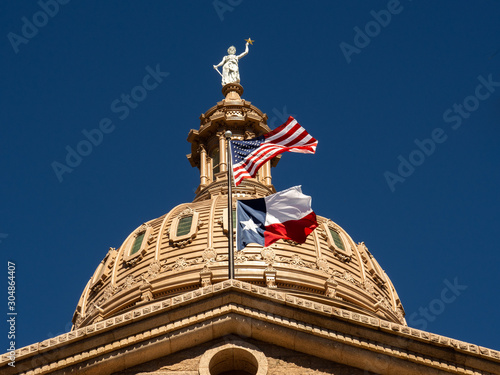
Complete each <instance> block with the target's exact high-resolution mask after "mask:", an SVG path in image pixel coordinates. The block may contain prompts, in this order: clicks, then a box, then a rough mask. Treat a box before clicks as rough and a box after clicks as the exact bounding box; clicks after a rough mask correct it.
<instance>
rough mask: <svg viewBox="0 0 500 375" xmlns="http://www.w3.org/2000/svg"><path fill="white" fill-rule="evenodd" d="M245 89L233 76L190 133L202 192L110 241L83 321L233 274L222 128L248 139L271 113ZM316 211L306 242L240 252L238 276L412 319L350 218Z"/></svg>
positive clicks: (76, 320)
mask: <svg viewBox="0 0 500 375" xmlns="http://www.w3.org/2000/svg"><path fill="white" fill-rule="evenodd" d="M242 93H243V88H242V87H241V86H240V85H238V84H231V85H226V86H225V87H224V88H223V94H224V95H225V99H224V100H223V101H221V102H219V103H217V105H216V106H215V107H212V108H211V109H209V110H208V111H207V112H206V113H205V114H202V115H201V117H200V121H201V122H200V128H199V129H198V130H191V131H190V133H189V136H188V141H189V142H190V143H191V144H192V148H191V151H192V152H191V154H190V155H188V159H189V161H190V163H191V165H192V166H193V167H197V168H199V169H200V186H199V187H198V190H197V192H196V193H197V195H196V197H195V199H194V200H193V202H191V203H183V204H180V205H178V206H177V207H174V208H173V209H172V210H170V211H169V212H168V213H166V214H165V215H163V216H161V217H159V218H157V219H154V220H150V221H148V222H146V223H144V224H142V225H140V226H139V227H138V228H136V229H135V230H134V231H133V232H132V233H130V235H129V236H128V237H127V238H126V239H125V240H124V242H123V244H122V245H121V246H120V247H119V248H118V249H115V248H110V249H109V251H108V253H107V254H106V256H105V257H104V259H103V260H102V262H101V263H100V264H99V266H98V267H97V269H96V270H95V272H94V274H93V276H92V277H91V279H90V280H89V282H88V283H87V285H86V287H85V289H84V291H83V293H82V296H81V297H80V300H79V302H78V305H77V308H76V311H75V314H74V316H73V324H74V328H75V329H77V328H81V327H84V326H88V325H91V324H93V323H95V322H97V321H100V320H104V319H107V318H110V317H113V316H117V315H119V314H122V313H124V312H126V311H128V310H132V309H134V308H135V307H136V306H147V305H148V304H151V306H153V305H154V303H156V302H158V301H161V300H167V299H170V298H172V297H175V296H177V295H179V298H181V297H180V296H181V295H182V294H183V293H185V292H187V291H195V290H199V289H201V288H204V287H206V286H210V285H212V284H215V283H218V282H220V281H223V280H227V279H228V237H229V235H228V219H227V218H228V210H227V207H228V196H227V193H228V187H227V177H226V176H227V164H226V157H225V152H224V150H225V147H226V146H225V139H224V136H223V133H224V131H225V130H228V129H229V130H231V131H232V132H233V134H234V137H235V138H240V139H245V138H250V137H254V136H256V135H261V134H263V133H265V132H267V131H269V127H268V126H267V124H266V120H267V116H266V115H265V114H263V113H262V112H261V111H260V110H258V108H256V107H255V106H253V105H251V103H250V102H248V101H245V100H244V99H241V97H240V95H241V94H242ZM221 150H222V151H221ZM277 161H278V158H275V159H274V160H273V161H271V162H270V163H269V162H268V163H267V165H265V166H264V167H262V169H261V172H259V174H258V175H257V176H256V178H254V179H247V180H244V181H243V183H242V184H240V185H239V186H238V187H236V188H233V197H232V198H233V201H235V200H236V199H248V198H257V197H263V196H267V195H269V194H272V193H274V192H275V189H274V187H273V185H272V184H271V166H275V165H276V164H277ZM316 213H317V215H318V216H317V220H318V224H319V226H318V228H316V229H315V230H314V231H313V233H312V234H311V235H309V236H308V238H307V241H306V242H305V243H304V244H297V243H294V242H292V241H284V240H279V241H278V242H276V243H275V244H273V245H272V246H270V247H262V246H260V245H257V244H253V245H249V246H247V247H246V248H245V249H244V250H241V251H237V252H235V259H234V264H235V270H234V272H235V278H236V279H237V280H240V281H244V282H246V283H249V284H254V285H258V286H260V287H267V288H270V289H277V290H279V291H281V292H285V294H286V295H290V296H300V297H301V298H302V299H304V300H309V301H311V302H320V303H321V304H326V305H330V306H333V307H339V308H342V309H344V310H348V311H352V312H355V313H359V314H363V315H367V316H373V317H378V318H381V319H384V320H387V321H391V322H395V323H399V324H406V323H405V319H404V310H403V307H402V305H401V302H400V300H399V297H398V295H397V293H396V290H395V289H394V286H393V285H392V283H391V281H390V279H389V277H388V276H387V274H386V273H385V272H384V271H383V269H382V268H381V267H380V265H379V263H378V262H377V261H376V260H375V258H373V256H372V254H371V253H370V252H369V250H368V249H367V247H366V246H365V244H364V243H363V242H361V243H356V242H355V241H353V239H352V238H351V237H350V236H349V234H348V233H347V232H346V231H345V230H344V229H343V228H341V227H340V226H339V225H337V224H336V223H335V222H333V221H332V220H330V219H328V218H326V217H323V216H320V215H321V212H318V211H317V210H316ZM184 295H186V294H184Z"/></svg>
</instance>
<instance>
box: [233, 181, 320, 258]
mask: <svg viewBox="0 0 500 375" xmlns="http://www.w3.org/2000/svg"><path fill="white" fill-rule="evenodd" d="M236 220H237V227H236V244H237V250H242V249H244V248H245V247H246V246H247V245H248V244H250V243H256V244H259V245H262V246H269V245H271V244H273V243H274V242H276V241H278V240H279V239H280V238H282V239H286V240H292V241H295V242H297V243H304V242H306V238H307V236H308V235H309V234H310V233H311V232H312V231H313V230H314V228H316V227H317V226H318V222H317V221H316V214H315V213H314V211H313V210H312V208H311V197H310V196H308V195H304V194H302V190H301V188H300V186H294V187H291V188H289V189H287V190H283V191H280V192H278V193H276V194H272V195H269V196H267V197H265V198H259V199H248V200H239V201H238V203H237V206H236Z"/></svg>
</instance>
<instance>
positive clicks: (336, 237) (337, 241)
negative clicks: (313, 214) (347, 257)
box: [329, 228, 345, 251]
mask: <svg viewBox="0 0 500 375" xmlns="http://www.w3.org/2000/svg"><path fill="white" fill-rule="evenodd" d="M329 229H330V234H331V235H332V238H333V242H334V243H335V246H337V247H338V248H339V249H340V250H344V251H345V247H344V243H343V242H342V239H341V238H340V235H339V234H338V233H337V231H335V230H333V229H332V228H329Z"/></svg>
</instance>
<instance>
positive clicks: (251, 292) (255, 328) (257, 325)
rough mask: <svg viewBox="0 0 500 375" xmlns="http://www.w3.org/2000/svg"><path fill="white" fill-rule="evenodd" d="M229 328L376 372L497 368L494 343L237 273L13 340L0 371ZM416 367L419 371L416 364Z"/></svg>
mask: <svg viewBox="0 0 500 375" xmlns="http://www.w3.org/2000/svg"><path fill="white" fill-rule="evenodd" d="M231 333H235V334H238V335H240V336H250V337H252V338H254V339H257V340H261V341H265V342H270V343H276V344H279V345H281V346H284V347H289V346H290V345H295V344H293V343H292V342H291V341H289V340H288V339H287V340H284V339H283V337H285V338H289V337H293V340H292V341H293V342H295V340H299V339H300V342H301V343H302V344H303V345H301V346H296V347H293V348H292V349H294V350H298V351H302V352H304V353H308V350H317V349H314V348H316V347H318V345H322V347H323V352H321V351H313V352H312V353H309V354H311V355H316V356H319V357H325V356H328V358H325V359H330V360H332V361H336V362H338V363H344V364H346V365H351V366H353V365H355V364H356V362H355V363H352V361H353V358H357V359H358V361H359V359H360V358H371V359H370V361H371V362H370V363H372V366H375V365H377V366H379V367H378V370H377V371H378V372H380V373H383V374H397V373H398V371H399V373H403V372H401V371H402V368H404V373H405V374H419V373H432V374H434V373H435V374H440V373H452V374H495V373H496V374H498V373H500V353H499V352H498V351H495V350H491V349H487V348H483V347H480V346H477V345H474V344H469V343H465V342H462V341H459V340H454V339H451V338H448V337H444V336H440V335H436V334H433V333H429V332H425V331H421V330H418V329H413V328H410V327H407V326H403V325H399V324H396V323H391V322H388V321H385V320H382V319H377V318H374V317H369V316H365V315H362V314H358V313H354V312H350V311H347V310H343V309H340V308H334V307H331V306H327V305H324V304H321V303H319V302H314V301H310V300H306V299H303V298H300V297H297V296H293V295H291V294H289V293H285V292H280V291H279V290H276V289H272V288H265V287H260V286H256V285H252V284H248V283H244V282H241V281H236V280H227V281H224V282H221V283H217V284H214V285H211V286H207V287H204V288H200V289H197V290H195V291H191V292H188V293H184V294H181V295H178V296H175V297H172V298H169V299H166V300H163V301H161V302H158V303H153V304H151V305H148V306H145V307H138V308H136V309H134V310H132V311H129V312H127V313H125V314H121V315H118V316H116V317H113V318H110V319H106V320H103V321H101V322H98V323H95V324H93V325H90V326H87V327H84V328H81V329H78V330H75V331H72V332H68V333H65V334H63V335H59V336H57V337H54V338H51V339H48V340H45V341H42V342H40V343H36V344H33V345H29V346H26V347H24V348H20V349H18V350H16V368H11V367H9V366H8V365H7V364H8V362H9V361H10V358H9V354H4V355H2V356H1V360H0V372H2V374H6V375H7V374H25V375H28V374H29V375H31V374H47V373H64V372H75V373H79V374H84V373H85V374H94V373H95V374H97V373H107V372H106V370H105V369H107V368H108V367H109V366H111V365H110V363H111V362H113V363H116V361H111V360H112V359H114V358H116V357H121V356H123V362H120V363H124V364H126V366H127V367H130V366H132V365H135V364H138V363H142V362H145V361H149V360H152V359H154V358H152V357H151V356H154V355H158V356H165V355H168V354H169V353H172V352H175V351H178V350H182V349H185V348H188V347H190V345H193V341H192V339H187V338H188V337H191V335H195V337H197V338H198V339H197V341H196V342H202V341H203V340H205V341H210V340H213V339H215V338H217V337H221V336H224V335H227V334H231ZM200 340H201V341H200ZM280 340H281V341H280ZM273 341H276V342H273ZM155 347H161V350H159V351H155V350H154V348H155ZM325 351H326V352H325ZM134 353H136V354H137V353H142V354H141V355H135V354H134ZM146 353H149V354H146ZM155 353H159V354H155ZM322 353H324V354H322ZM325 353H326V354H325ZM353 356H354V357H353ZM360 356H361V357H360ZM127 358H129V359H127ZM374 361H375V362H374ZM377 363H378V364H377ZM113 366H115V365H113ZM384 366H385V367H384ZM408 366H409V367H408ZM355 367H359V362H358V363H357V366H355ZM124 368H125V367H124ZM371 368H372V369H373V368H374V367H371ZM422 369H425V372H419V371H422ZM118 370H119V369H116V368H113V369H112V371H111V370H110V371H111V372H113V371H118Z"/></svg>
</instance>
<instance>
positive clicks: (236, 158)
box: [231, 136, 266, 165]
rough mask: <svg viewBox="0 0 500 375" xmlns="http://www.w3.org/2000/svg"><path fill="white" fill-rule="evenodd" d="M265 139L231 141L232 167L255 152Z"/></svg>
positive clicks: (261, 137)
mask: <svg viewBox="0 0 500 375" xmlns="http://www.w3.org/2000/svg"><path fill="white" fill-rule="evenodd" d="M265 140H266V139H265V138H264V136H260V137H257V138H253V139H249V140H248V141H231V143H232V147H231V148H232V151H233V165H236V164H238V163H239V162H241V161H242V160H243V159H245V158H246V157H247V156H248V154H250V153H252V152H253V151H255V150H256V149H257V148H259V147H260V145H261V144H262V143H264V141H265Z"/></svg>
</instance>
